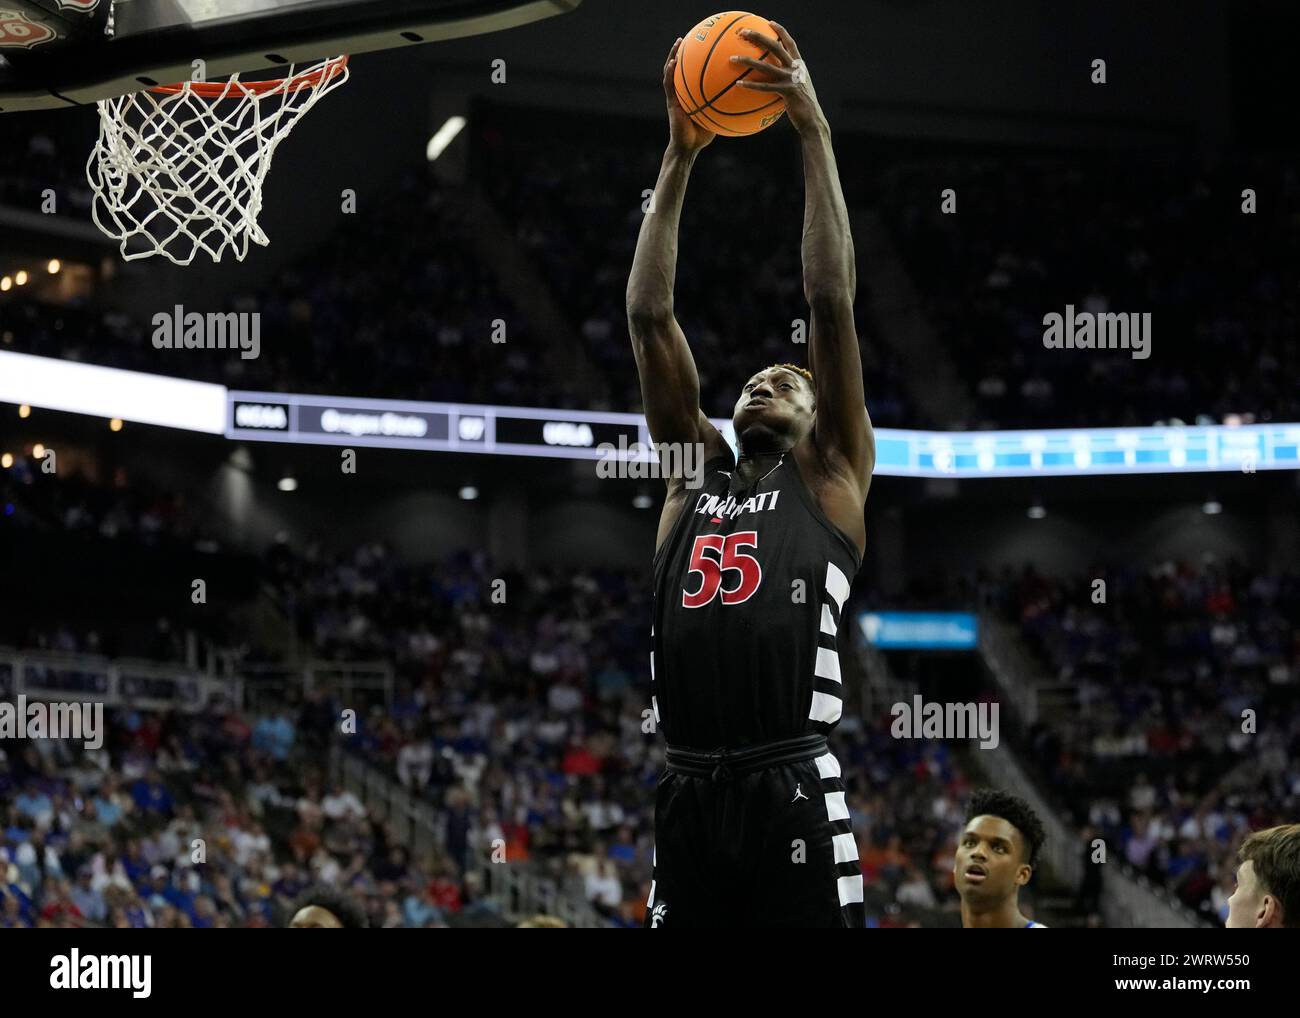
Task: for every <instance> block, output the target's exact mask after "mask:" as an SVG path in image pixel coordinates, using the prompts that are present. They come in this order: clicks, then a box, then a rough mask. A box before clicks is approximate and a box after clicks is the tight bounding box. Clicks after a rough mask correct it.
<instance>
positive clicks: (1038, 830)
mask: <svg viewBox="0 0 1300 1018" xmlns="http://www.w3.org/2000/svg"><path fill="white" fill-rule="evenodd" d="M1046 840H1047V834H1046V832H1045V831H1044V830H1043V822H1042V821H1041V820H1040V819H1038V814H1037V813H1035V812H1034V810H1033V807H1031V806H1030V805H1029V803H1027V802H1025V800H1024V799H1022V798H1020V797H1019V796H1017V795H1011V794H1010V793H1008V792H1002V791H998V790H997V789H993V788H984V789H980V790H978V791H976V792H975V794H974V795H972V796H971V801H970V807H969V808H968V809H967V811H966V826H965V827H964V828H963V829H962V832H961V837H960V838H958V839H957V851H956V853H955V854H954V856H953V861H952V875H953V881H954V883H955V884H956V887H957V894H958V895H959V896H960V897H961V925H962V928H963V929H968V930H969V929H995V930H1024V929H1030V930H1033V929H1040V930H1041V929H1046V928H1047V927H1045V926H1044V925H1043V924H1042V923H1036V922H1034V921H1033V920H1031V919H1026V918H1025V917H1024V916H1023V915H1022V914H1021V912H1020V901H1019V898H1020V888H1022V887H1023V886H1024V885H1025V884H1027V883H1029V878H1030V877H1032V876H1033V874H1034V867H1035V866H1037V865H1038V854H1039V852H1040V851H1041V850H1042V847H1043V842H1045V841H1046Z"/></svg>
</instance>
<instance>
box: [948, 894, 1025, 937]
mask: <svg viewBox="0 0 1300 1018" xmlns="http://www.w3.org/2000/svg"><path fill="white" fill-rule="evenodd" d="M1028 923H1029V920H1028V919H1026V918H1025V917H1024V916H1022V915H1021V914H1020V905H1019V904H1018V902H1017V901H1016V899H1015V898H1008V899H1007V900H1006V901H1004V902H1002V903H1001V904H1000V905H998V906H996V907H994V908H992V909H990V910H989V911H986V912H976V911H975V910H974V909H973V908H971V906H970V904H969V903H967V902H965V901H963V902H962V903H961V925H962V929H966V930H1018V929H1023V928H1024V927H1025V926H1027V925H1028Z"/></svg>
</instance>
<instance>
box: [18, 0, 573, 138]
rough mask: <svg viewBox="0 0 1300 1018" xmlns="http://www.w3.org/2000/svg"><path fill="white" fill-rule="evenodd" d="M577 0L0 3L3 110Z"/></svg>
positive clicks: (97, 95) (529, 13)
mask: <svg viewBox="0 0 1300 1018" xmlns="http://www.w3.org/2000/svg"><path fill="white" fill-rule="evenodd" d="M581 2H582V0H0V113H5V112H14V111H19V110H40V109H57V108H61V107H66V106H79V105H89V104H91V103H94V102H97V101H99V100H101V99H109V98H112V97H114V96H119V95H125V94H127V93H130V92H138V91H140V90H141V89H145V88H149V87H151V86H154V85H166V84H170V83H172V82H177V81H187V80H190V79H191V78H192V77H193V74H194V61H196V60H202V61H203V62H204V71H205V77H206V79H207V80H215V79H219V78H224V77H226V76H227V75H230V74H236V73H238V74H245V75H251V76H256V73H257V72H259V71H268V72H269V71H270V70H271V69H272V68H276V67H281V66H283V65H285V64H304V63H308V62H310V61H313V60H319V59H322V58H325V57H329V56H337V55H340V54H357V53H367V52H370V51H373V50H382V49H393V48H397V47H405V46H412V45H419V44H420V43H424V42H436V41H439V40H445V39H456V38H462V37H465V36H472V35H482V34H486V33H488V32H496V31H501V30H502V29H506V28H514V27H516V26H519V25H525V24H528V23H529V22H532V21H538V20H541V19H543V18H548V17H551V16H553V15H556V14H564V13H567V12H568V11H571V10H573V9H574V8H576V7H578V6H579V5H580V4H581Z"/></svg>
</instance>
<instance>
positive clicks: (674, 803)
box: [627, 22, 875, 928]
mask: <svg viewBox="0 0 1300 1018" xmlns="http://www.w3.org/2000/svg"><path fill="white" fill-rule="evenodd" d="M769 24H770V26H771V28H772V31H773V34H772V35H771V36H768V35H766V34H764V33H760V32H750V33H748V34H746V35H745V38H748V39H749V40H751V41H753V42H755V43H757V44H759V45H760V46H762V47H763V48H764V49H766V50H767V51H768V54H770V55H772V56H774V57H775V59H776V61H777V63H778V65H779V66H777V67H775V68H774V67H773V65H772V64H770V63H768V64H763V65H761V66H762V67H763V68H765V69H767V71H769V72H770V73H771V74H772V76H773V78H774V80H772V81H768V82H762V81H741V82H740V83H739V84H740V85H741V87H749V88H753V89H755V90H758V91H770V92H776V93H780V94H781V95H783V96H784V98H785V100H786V113H787V116H788V118H789V121H790V124H791V125H792V126H793V127H794V129H795V130H796V132H797V133H798V136H799V141H800V145H801V147H802V150H803V165H804V181H805V190H806V198H805V213H804V231H803V286H804V295H805V297H806V298H807V301H808V304H809V307H810V310H811V333H810V337H809V360H810V366H811V368H812V370H811V371H807V370H805V369H803V368H800V367H797V366H794V365H792V364H773V365H771V366H769V367H764V368H761V369H760V370H758V371H756V372H755V373H754V374H753V375H752V376H750V377H749V378H748V379H746V380H745V381H744V382H743V383H742V385H741V391H740V396H739V398H738V399H737V400H736V404H735V407H734V410H733V415H732V421H733V423H734V425H735V433H736V444H737V447H738V449H739V458H736V457H735V456H733V454H732V451H731V449H730V448H729V446H728V445H727V443H726V441H725V440H724V439H723V437H722V435H721V434H720V433H719V432H718V430H717V429H716V428H715V427H714V426H713V425H712V424H711V423H710V422H709V420H708V419H707V418H706V417H705V415H704V413H703V411H702V410H701V409H700V382H699V376H698V374H697V373H696V367H695V361H694V358H693V357H692V355H691V350H690V347H689V346H688V345H687V342H686V337H685V336H684V335H683V334H682V330H681V327H680V326H679V325H678V323H677V321H676V319H675V317H674V314H673V279H674V275H675V271H676V261H677V229H678V222H679V219H680V216H681V208H682V200H683V196H684V194H685V190H686V182H687V178H688V176H689V174H690V171H691V166H692V164H693V163H694V161H695V159H696V157H697V156H698V154H699V152H700V151H701V150H702V149H703V148H704V147H705V146H706V145H708V144H709V143H710V142H712V141H713V138H714V135H713V134H712V133H710V132H709V131H707V130H704V129H702V128H700V127H699V126H697V125H696V124H695V123H694V122H693V121H692V120H691V119H690V117H689V116H687V115H686V113H685V112H684V111H683V110H682V108H681V106H680V105H679V104H678V102H677V99H676V96H675V93H674V88H673V71H674V63H675V59H676V55H677V52H678V47H679V45H680V43H681V40H678V42H677V43H675V44H674V46H673V48H672V51H671V52H670V53H669V57H668V61H667V63H665V65H664V70H663V84H664V92H665V93H666V95H667V101H668V119H669V134H670V138H669V143H668V148H667V151H666V152H665V153H664V158H663V164H662V167H661V169H660V173H659V179H658V182H657V184H656V187H655V192H654V193H655V210H654V211H653V212H652V213H650V214H648V215H646V216H645V218H644V220H643V221H642V224H641V231H640V236H639V237H638V240H637V248H636V255H635V258H634V260H633V265H632V272H631V277H630V279H629V281H628V288H627V313H628V325H629V331H630V333H631V338H632V347H633V351H634V354H635V356H636V363H637V371H638V373H639V375H640V380H641V394H642V399H643V402H644V405H645V413H646V420H647V423H648V424H649V428H650V434H651V437H652V438H653V440H654V441H655V442H656V443H671V444H672V445H675V446H676V447H678V448H679V449H680V448H682V447H684V446H687V445H690V446H693V447H694V448H695V449H696V450H702V455H701V456H700V458H699V459H696V460H686V461H684V460H683V459H681V458H680V457H679V458H677V459H676V462H677V463H682V462H703V464H704V473H703V478H702V480H703V485H702V487H698V488H695V489H689V488H687V486H686V478H684V477H683V476H681V475H680V474H678V475H677V476H670V477H668V479H667V489H668V490H667V498H666V500H665V502H664V507H663V511H662V514H661V515H660V519H659V529H658V535H657V540H656V552H655V558H654V590H655V603H654V617H653V627H652V630H651V640H652V643H653V648H652V658H651V665H652V671H651V693H652V696H651V705H652V708H653V710H654V713H655V717H656V718H657V720H658V723H659V725H660V726H661V727H662V729H663V732H664V736H665V738H666V740H667V742H668V749H667V769H666V771H665V773H664V774H663V775H662V777H661V778H660V782H659V786H658V789H657V792H656V806H655V861H654V874H653V879H652V882H651V891H650V901H649V904H648V908H647V910H646V925H647V926H648V927H651V928H660V927H674V926H682V927H685V926H697V927H698V926H765V927H772V926H790V927H807V926H830V927H862V926H863V925H864V914H863V907H862V872H861V867H860V864H859V862H858V850H857V845H856V843H855V841H854V836H853V833H852V828H851V824H850V822H849V811H848V808H847V806H846V804H845V785H844V781H843V779H842V777H841V775H840V765H839V763H838V762H837V761H836V759H835V757H834V755H833V754H832V753H831V751H830V749H829V748H828V746H827V742H826V735H827V733H828V732H829V731H830V730H831V729H832V728H834V726H835V724H836V723H837V722H838V721H839V719H840V713H841V710H842V707H843V687H842V683H841V680H840V670H839V657H838V652H837V643H836V641H837V638H838V634H839V630H840V628H841V626H843V625H848V624H850V623H849V620H848V619H847V617H845V616H842V613H843V612H844V611H845V602H846V599H847V597H848V593H849V585H850V582H851V581H852V579H853V576H854V574H855V573H856V572H857V570H858V567H859V565H860V563H861V561H862V553H863V549H864V547H865V544H866V528H865V522H864V519H863V505H864V503H865V501H866V496H867V488H868V486H869V485H870V483H871V471H872V467H873V465H874V463H875V440H874V437H873V433H872V428H871V421H870V419H869V418H868V416H867V411H866V407H865V405H864V397H863V385H862V361H861V356H860V353H859V350H858V338H857V332H856V330H855V328H854V323H853V297H854V292H855V288H856V270H855V266H854V255H853V241H852V238H851V236H850V232H849V221H848V211H847V208H846V207H845V203H844V196H843V193H842V192H841V189H840V184H839V175H838V171H837V169H836V165H835V156H834V152H833V150H832V147H831V137H830V129H829V126H828V124H827V122H826V117H825V115H824V114H823V112H822V110H821V107H820V105H819V104H818V102H817V97H816V94H815V93H814V91H813V88H812V84H811V81H810V80H809V78H808V75H807V69H806V67H805V66H804V64H803V62H802V60H801V58H800V56H799V50H798V47H797V46H796V45H795V43H794V40H793V39H792V38H791V37H790V34H789V33H788V32H787V31H786V30H785V29H784V28H782V27H781V26H780V25H778V24H776V23H775V22H770V23H769ZM740 59H741V60H742V61H745V60H748V62H749V63H750V64H751V65H755V66H759V62H758V61H756V60H752V59H750V58H740ZM737 254H738V256H739V257H740V258H742V259H743V257H744V252H737ZM742 299H743V298H742ZM661 458H662V459H663V460H664V462H665V464H671V463H672V462H673V459H672V458H670V457H669V456H667V455H665V456H663V457H661Z"/></svg>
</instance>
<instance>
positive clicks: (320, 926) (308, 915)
mask: <svg viewBox="0 0 1300 1018" xmlns="http://www.w3.org/2000/svg"><path fill="white" fill-rule="evenodd" d="M289 916H290V918H289V928H290V929H292V930H362V929H368V928H369V926H370V922H369V920H368V919H367V918H366V913H365V911H364V910H363V909H362V908H361V906H360V905H359V904H358V903H357V902H356V900H355V899H354V898H352V896H351V895H349V894H347V893H346V892H345V891H343V890H340V889H339V888H337V887H334V886H332V885H330V884H319V883H318V884H312V885H311V886H310V887H308V888H307V889H306V890H304V891H303V892H302V893H301V894H299V895H298V897H297V898H295V899H294V902H293V904H292V905H290V906H289Z"/></svg>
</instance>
